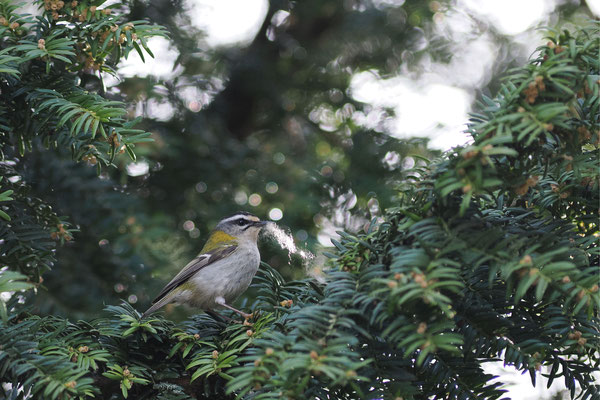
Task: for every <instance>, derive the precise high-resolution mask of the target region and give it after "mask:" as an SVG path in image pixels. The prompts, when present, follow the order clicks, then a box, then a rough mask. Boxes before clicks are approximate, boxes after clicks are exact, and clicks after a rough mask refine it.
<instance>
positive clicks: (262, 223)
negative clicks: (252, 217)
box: [253, 221, 269, 228]
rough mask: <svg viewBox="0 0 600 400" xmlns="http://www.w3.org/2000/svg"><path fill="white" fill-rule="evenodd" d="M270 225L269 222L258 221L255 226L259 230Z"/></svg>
mask: <svg viewBox="0 0 600 400" xmlns="http://www.w3.org/2000/svg"><path fill="white" fill-rule="evenodd" d="M268 223H269V221H258V222H255V223H254V224H253V225H254V226H258V227H259V228H263V227H264V226H265V225H267V224H268Z"/></svg>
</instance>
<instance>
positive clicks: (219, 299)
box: [215, 296, 252, 321]
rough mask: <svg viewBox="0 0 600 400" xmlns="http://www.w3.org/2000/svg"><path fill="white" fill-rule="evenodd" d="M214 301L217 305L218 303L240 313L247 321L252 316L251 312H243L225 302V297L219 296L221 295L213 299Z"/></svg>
mask: <svg viewBox="0 0 600 400" xmlns="http://www.w3.org/2000/svg"><path fill="white" fill-rule="evenodd" d="M215 303H217V304H218V305H220V306H222V307H225V308H227V309H229V310H231V311H233V312H235V313H238V314H240V315H241V316H242V317H244V320H245V321H247V320H249V319H250V318H252V314H247V313H245V312H243V311H240V310H238V309H237V308H234V307H231V306H230V305H229V304H227V303H225V299H224V298H223V297H221V296H218V297H217V298H216V299H215Z"/></svg>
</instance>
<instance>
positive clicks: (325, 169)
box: [321, 165, 333, 177]
mask: <svg viewBox="0 0 600 400" xmlns="http://www.w3.org/2000/svg"><path fill="white" fill-rule="evenodd" d="M332 174H333V168H331V167H330V166H329V165H325V166H324V167H323V168H321V175H322V176H324V177H329V176H331V175H332Z"/></svg>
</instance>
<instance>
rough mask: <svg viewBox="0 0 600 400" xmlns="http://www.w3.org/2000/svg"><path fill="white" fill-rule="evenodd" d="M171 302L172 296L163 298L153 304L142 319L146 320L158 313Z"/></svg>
mask: <svg viewBox="0 0 600 400" xmlns="http://www.w3.org/2000/svg"><path fill="white" fill-rule="evenodd" d="M170 302H171V296H165V297H163V298H162V299H160V300H159V301H157V302H156V303H154V304H152V306H150V308H148V309H147V310H146V311H144V313H143V314H142V318H146V317H147V316H148V315H150V314H152V313H153V312H155V311H157V310H158V309H159V308H161V307H162V306H165V305H167V304H168V303H170Z"/></svg>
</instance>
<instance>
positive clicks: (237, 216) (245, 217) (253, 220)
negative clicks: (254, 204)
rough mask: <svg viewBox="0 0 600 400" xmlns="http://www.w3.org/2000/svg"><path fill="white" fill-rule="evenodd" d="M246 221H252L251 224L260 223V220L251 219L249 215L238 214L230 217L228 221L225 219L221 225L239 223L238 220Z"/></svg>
mask: <svg viewBox="0 0 600 400" xmlns="http://www.w3.org/2000/svg"><path fill="white" fill-rule="evenodd" d="M240 218H241V219H244V220H246V221H250V222H258V221H259V219H258V218H256V217H250V216H249V215H244V214H237V215H234V216H232V217H229V218H227V219H224V220H223V221H221V223H223V222H231V221H237V220H238V219H240Z"/></svg>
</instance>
